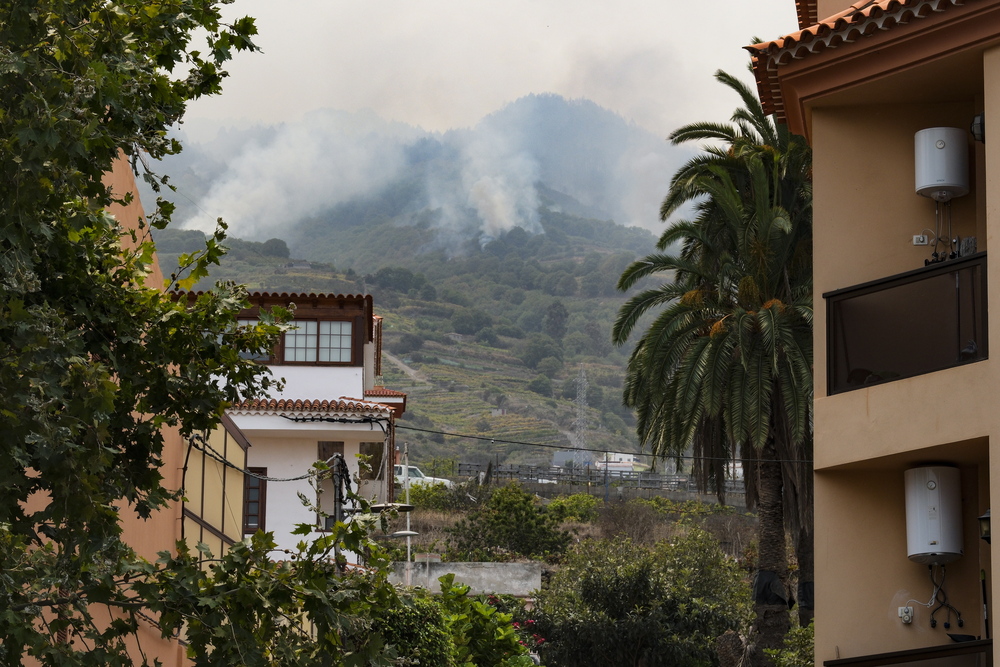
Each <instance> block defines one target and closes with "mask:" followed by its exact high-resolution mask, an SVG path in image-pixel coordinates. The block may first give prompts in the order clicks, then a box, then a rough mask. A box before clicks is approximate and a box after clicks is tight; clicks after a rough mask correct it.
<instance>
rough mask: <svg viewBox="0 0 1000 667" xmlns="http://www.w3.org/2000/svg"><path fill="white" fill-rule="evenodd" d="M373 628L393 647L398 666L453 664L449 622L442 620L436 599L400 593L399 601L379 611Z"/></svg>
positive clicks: (452, 665)
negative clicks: (399, 659) (398, 661)
mask: <svg viewBox="0 0 1000 667" xmlns="http://www.w3.org/2000/svg"><path fill="white" fill-rule="evenodd" d="M375 622H376V626H375V629H376V630H379V631H381V632H382V635H383V636H384V637H385V642H386V644H388V645H391V646H394V647H395V648H396V653H397V654H398V655H399V657H400V658H401V662H400V663H399V664H401V665H441V667H454V665H455V645H454V642H453V640H452V634H451V624H450V623H449V622H447V621H446V620H445V615H444V611H443V607H442V605H440V604H438V602H437V601H436V600H433V599H430V598H427V597H423V596H418V595H415V594H414V595H401V596H400V599H399V604H396V605H393V606H390V607H387V608H386V609H384V610H382V612H381V613H380V614H379V617H378V618H377V619H375Z"/></svg>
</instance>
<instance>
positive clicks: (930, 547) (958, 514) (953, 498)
mask: <svg viewBox="0 0 1000 667" xmlns="http://www.w3.org/2000/svg"><path fill="white" fill-rule="evenodd" d="M905 485H906V551H907V555H908V556H909V558H910V560H912V561H914V562H917V563H938V564H943V563H950V562H952V561H953V560H957V559H958V558H960V557H961V556H962V553H963V552H962V489H961V478H960V476H959V472H958V468H953V467H951V466H924V467H920V468H910V469H909V470H907V471H906V473H905Z"/></svg>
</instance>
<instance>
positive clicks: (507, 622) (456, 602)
mask: <svg viewBox="0 0 1000 667" xmlns="http://www.w3.org/2000/svg"><path fill="white" fill-rule="evenodd" d="M439 581H440V582H441V596H440V598H439V602H440V604H441V607H442V609H443V610H444V617H445V620H446V621H447V623H448V627H449V629H450V630H451V635H452V641H453V642H454V647H455V648H454V656H455V663H456V664H457V665H459V666H460V667H531V666H532V665H534V663H533V662H532V660H531V658H529V657H528V649H527V647H525V646H524V645H523V644H522V643H521V642H520V639H519V637H518V634H517V633H516V632H515V630H514V627H513V625H512V622H511V615H510V614H505V613H503V612H501V611H498V610H497V609H496V608H495V607H493V606H491V605H490V604H488V603H487V601H486V598H484V597H482V596H479V597H469V587H468V586H465V585H461V584H455V575H454V574H446V575H445V576H443V577H441V578H440V579H439ZM425 664H428V665H436V664H437V663H433V662H428V663H425Z"/></svg>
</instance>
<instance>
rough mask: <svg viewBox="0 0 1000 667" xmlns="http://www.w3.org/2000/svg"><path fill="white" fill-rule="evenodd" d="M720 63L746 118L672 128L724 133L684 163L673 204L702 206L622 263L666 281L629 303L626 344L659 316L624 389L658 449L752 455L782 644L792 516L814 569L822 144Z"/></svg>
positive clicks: (761, 613) (763, 616)
mask: <svg viewBox="0 0 1000 667" xmlns="http://www.w3.org/2000/svg"><path fill="white" fill-rule="evenodd" d="M716 77H717V79H718V80H719V81H720V82H722V83H723V84H725V85H727V86H728V87H730V88H732V89H733V90H734V91H736V92H737V93H738V94H739V95H740V97H741V99H742V101H743V104H744V106H743V107H742V108H739V109H737V111H736V112H735V113H734V115H733V123H734V125H720V124H715V123H698V124H694V125H689V126H686V127H683V128H681V129H679V130H677V131H676V132H675V133H674V134H673V135H672V137H671V138H672V139H673V141H674V142H675V143H679V142H684V141H692V140H714V141H715V142H717V143H716V144H714V145H712V146H710V147H707V148H705V149H704V153H703V154H701V155H698V156H696V157H695V158H692V160H690V161H689V162H688V163H687V164H686V165H685V166H684V167H682V168H681V169H680V170H679V171H678V172H677V173H676V174H675V175H674V177H673V179H672V181H671V185H670V191H669V192H668V194H667V197H666V199H665V200H664V202H663V206H662V208H661V213H662V215H663V217H664V219H666V218H667V217H668V216H669V215H670V214H672V213H673V212H674V211H676V210H677V209H678V208H679V207H680V206H682V205H684V204H686V203H690V202H694V203H695V212H696V217H695V218H694V219H693V220H690V221H681V222H676V223H674V224H673V225H672V226H671V227H670V228H668V229H667V230H666V231H665V232H664V233H663V235H662V236H661V237H660V240H659V242H658V244H657V246H658V248H659V249H660V250H661V252H660V253H657V254H653V255H650V256H648V257H645V258H643V259H641V260H639V261H637V262H635V263H634V264H632V265H631V266H630V267H629V268H628V269H626V271H625V272H624V273H623V274H622V277H621V280H620V282H619V287H620V289H622V290H627V289H630V288H632V287H634V286H637V285H638V284H639V283H640V282H641V281H644V280H645V279H646V278H650V277H654V276H661V277H665V278H667V282H664V283H663V284H661V285H659V286H654V287H651V288H649V289H646V290H643V291H642V292H640V293H639V294H637V295H635V296H634V297H632V298H631V299H630V300H629V301H628V302H627V303H626V304H625V305H624V306H623V307H622V309H621V311H620V313H619V317H618V319H617V321H616V322H615V326H614V331H613V337H614V340H615V342H616V343H617V344H618V345H622V344H624V343H625V341H626V340H627V339H628V338H629V335H630V334H631V332H632V331H633V329H634V328H635V327H636V325H637V324H638V322H639V319H640V318H641V317H642V316H644V315H646V314H648V313H652V314H654V315H655V318H654V319H653V321H652V323H651V324H650V325H649V327H648V329H647V330H646V331H645V332H644V333H643V334H642V336H641V337H640V339H639V341H638V342H637V344H636V346H635V349H634V350H633V352H632V355H631V356H630V358H629V365H628V375H627V378H626V386H625V392H624V398H625V402H626V404H628V405H630V406H632V407H634V408H635V409H636V415H637V420H638V426H637V430H638V434H639V437H640V440H641V441H642V442H643V443H644V444H646V445H648V446H649V447H650V449H651V450H652V451H653V453H654V454H657V455H660V456H679V455H681V454H682V453H684V452H687V451H690V450H691V449H693V450H694V454H695V456H696V460H697V461H705V462H710V463H711V464H710V465H705V464H701V465H700V466H699V468H698V469H696V472H697V473H698V477H699V478H700V479H701V480H702V481H703V482H707V481H709V480H713V481H715V482H716V483H717V484H718V483H719V481H720V480H721V479H723V477H724V468H723V467H722V466H723V465H724V463H725V461H726V460H727V459H730V458H732V457H734V456H738V457H739V458H741V459H742V462H743V469H744V471H745V477H746V479H747V482H748V496H747V497H748V499H749V500H750V501H751V502H753V501H754V500H756V501H757V508H758V516H759V519H760V521H759V535H758V543H759V545H760V551H759V561H758V575H757V576H758V577H759V581H760V582H761V583H762V584H764V583H765V582H768V581H769V580H771V579H774V580H775V584H776V586H774V587H772V586H769V585H762V586H761V588H760V589H759V593H760V595H759V596H758V600H757V629H758V631H759V632H760V639H759V642H758V643H759V645H761V646H763V647H765V648H768V647H769V648H777V647H778V646H780V643H781V638H782V637H783V636H784V634H785V632H787V630H788V627H789V619H788V613H787V606H786V605H785V604H784V602H783V601H781V602H780V603H779V601H778V600H776V599H774V598H773V597H772V596H771V595H769V591H773V590H776V589H778V590H780V589H781V588H783V587H785V585H786V581H787V577H788V564H787V557H786V550H785V525H784V520H785V517H789V518H790V519H791V520H792V522H793V524H792V527H793V529H795V531H796V533H797V546H798V551H799V553H800V561H801V562H802V563H803V568H802V574H803V577H804V581H806V582H811V579H812V576H811V570H812V567H811V563H812V555H811V554H812V551H811V549H812V547H811V544H812V529H811V526H812V521H811V507H812V491H811V488H812V487H811V484H812V474H811V469H810V464H809V461H810V460H811V458H812V455H811V454H812V452H811V431H810V428H811V427H810V425H811V422H812V418H811V414H812V317H813V311H812V263H811V250H812V190H811V187H810V169H811V153H810V151H809V148H808V146H807V145H806V143H805V141H804V140H803V139H802V138H801V137H797V136H793V135H791V134H790V133H789V132H788V129H787V127H785V126H784V125H779V124H775V123H774V121H773V119H771V118H769V117H767V116H765V115H764V113H763V110H762V108H761V106H760V103H759V102H758V101H757V99H756V96H755V95H754V93H753V91H751V90H750V89H749V88H748V87H747V86H746V85H745V84H743V83H742V82H741V81H739V80H738V79H735V78H734V77H731V76H729V75H727V74H725V73H723V72H719V73H718V74H717V75H716ZM676 245H680V250H679V252H678V251H671V250H670V248H673V247H675V246H676ZM719 488H720V489H721V485H719ZM810 592H811V591H810ZM784 597H786V598H787V597H788V594H787V593H786V594H785V596H784ZM804 613H805V615H806V616H808V613H806V612H804ZM806 622H808V619H806Z"/></svg>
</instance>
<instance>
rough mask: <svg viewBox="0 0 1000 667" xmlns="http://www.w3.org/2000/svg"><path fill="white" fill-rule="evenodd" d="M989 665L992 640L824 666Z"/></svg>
mask: <svg viewBox="0 0 1000 667" xmlns="http://www.w3.org/2000/svg"><path fill="white" fill-rule="evenodd" d="M992 664H993V641H992V640H989V639H982V640H974V641H968V640H963V641H960V642H958V643H955V644H946V645H944V646H932V647H930V648H921V649H911V650H909V651H895V652H892V653H880V654H878V655H866V656H861V657H858V658H843V659H840V660H826V661H824V662H823V665H824V667H882V666H883V665H897V666H898V667H922V666H923V665H926V666H927V667H987V666H989V665H992Z"/></svg>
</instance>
